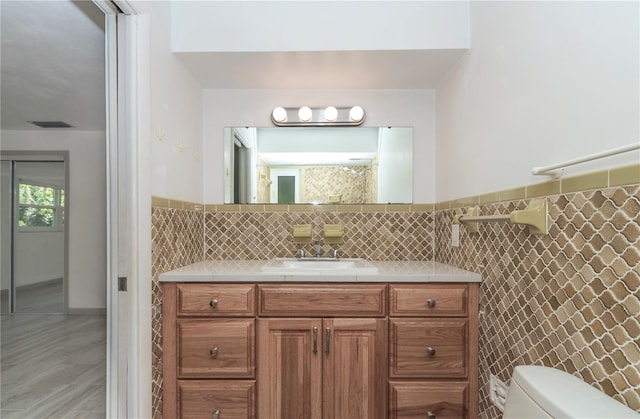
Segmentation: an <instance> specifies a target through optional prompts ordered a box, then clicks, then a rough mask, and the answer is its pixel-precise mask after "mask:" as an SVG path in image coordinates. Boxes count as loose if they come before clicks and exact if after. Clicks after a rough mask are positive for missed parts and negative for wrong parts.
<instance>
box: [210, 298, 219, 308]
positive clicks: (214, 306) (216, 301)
mask: <svg viewBox="0 0 640 419" xmlns="http://www.w3.org/2000/svg"><path fill="white" fill-rule="evenodd" d="M209 305H210V306H211V308H216V307H218V300H216V299H215V298H214V299H213V300H211V301H209Z"/></svg>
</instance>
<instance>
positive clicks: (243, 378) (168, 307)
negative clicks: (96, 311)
mask: <svg viewBox="0 0 640 419" xmlns="http://www.w3.org/2000/svg"><path fill="white" fill-rule="evenodd" d="M162 292H163V300H162V316H163V318H162V340H163V342H162V350H163V353H162V362H163V369H162V371H163V408H162V416H163V417H164V418H189V419H192V418H193V419H196V418H203V419H204V418H206V419H247V418H250V419H253V418H255V400H256V396H255V395H256V381H255V344H256V341H255V313H256V311H255V285H253V284H188V283H187V284H185V283H179V284H176V283H163V284H162Z"/></svg>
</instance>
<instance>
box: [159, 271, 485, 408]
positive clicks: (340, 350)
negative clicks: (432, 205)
mask: <svg viewBox="0 0 640 419" xmlns="http://www.w3.org/2000/svg"><path fill="white" fill-rule="evenodd" d="M266 263H267V262H266V261H205V262H200V263H196V264H194V265H190V266H187V267H184V268H181V269H178V270H175V271H171V272H167V273H164V274H162V275H160V281H161V283H162V284H161V285H162V290H163V305H162V312H163V383H164V384H163V417H167V418H174V417H175V418H178V417H180V418H187V417H188V418H197V417H203V418H214V419H230V418H233V419H236V418H256V417H257V418H260V419H281V418H305V419H306V418H309V419H316V418H318V419H320V418H336V419H338V418H372V419H378V418H380V419H382V418H393V419H396V418H398V419H400V418H418V417H419V418H438V417H460V418H475V417H477V414H478V364H477V353H478V287H479V282H480V281H481V277H480V275H478V274H474V273H471V272H467V271H464V270H461V269H456V268H453V267H450V266H447V265H443V264H439V263H435V262H370V263H371V264H373V265H374V266H375V267H376V268H377V273H375V274H371V273H366V274H363V273H349V272H347V271H345V272H342V273H340V272H337V273H336V272H334V273H317V272H315V273H305V274H296V273H280V274H278V273H274V271H273V270H271V271H269V269H264V270H263V269H261V268H263V267H264V266H265V264H266Z"/></svg>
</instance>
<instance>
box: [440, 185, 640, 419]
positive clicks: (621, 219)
mask: <svg viewBox="0 0 640 419" xmlns="http://www.w3.org/2000/svg"><path fill="white" fill-rule="evenodd" d="M547 200H548V203H549V222H550V228H549V234H547V235H544V236H533V235H530V234H528V232H527V229H526V228H525V227H523V226H518V225H511V224H508V223H481V224H480V231H479V232H478V233H475V234H470V233H467V232H466V231H465V228H464V227H461V232H462V235H461V246H460V247H459V248H453V247H451V246H450V237H451V236H450V234H451V223H452V220H453V216H454V215H455V214H461V213H463V212H464V210H463V209H462V208H458V209H449V210H442V211H437V212H436V214H435V239H436V246H435V247H436V257H435V259H436V260H437V261H439V262H443V263H448V264H451V265H455V266H459V267H462V268H465V269H468V270H471V271H474V272H480V273H481V274H482V276H483V283H482V286H481V295H480V304H481V305H482V309H483V310H484V315H482V317H481V319H480V356H479V358H480V404H481V406H480V411H481V413H482V417H485V418H499V417H500V414H499V411H498V410H497V409H496V408H495V407H493V406H491V405H490V402H489V396H488V384H487V383H488V378H489V374H490V373H493V374H495V375H497V376H498V377H499V378H500V379H501V380H503V381H506V382H507V383H508V382H509V380H510V378H511V374H512V371H513V368H514V367H515V366H516V365H521V364H536V365H546V366H551V367H555V368H559V369H561V370H564V371H568V372H570V373H572V374H575V375H577V376H579V377H581V378H582V379H583V380H584V381H586V382H587V383H589V384H592V385H593V386H595V387H596V388H599V389H601V390H602V391H604V392H605V393H607V394H609V395H610V396H613V397H614V398H615V399H617V400H619V401H621V402H623V403H625V404H627V405H628V406H630V407H631V408H633V409H635V410H638V411H640V225H639V221H640V216H639V214H640V186H638V185H633V186H624V187H614V188H605V189H599V190H591V191H583V192H576V193H566V194H557V195H551V196H549V197H547ZM527 202H528V201H525V200H522V199H517V200H512V201H505V202H499V203H492V204H483V205H480V214H481V215H489V214H507V213H509V212H510V211H513V210H514V209H524V208H525V207H526V203H527Z"/></svg>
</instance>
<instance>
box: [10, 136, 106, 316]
mask: <svg viewBox="0 0 640 419" xmlns="http://www.w3.org/2000/svg"><path fill="white" fill-rule="evenodd" d="M2 149H3V151H17V150H25V151H35V150H39V151H65V150H68V151H69V162H68V164H69V177H70V179H69V191H68V193H67V199H68V200H69V213H68V214H67V216H68V217H67V222H68V225H69V237H68V240H69V244H68V246H69V278H68V285H69V308H70V309H83V308H106V303H107V288H106V286H107V285H106V284H107V279H106V273H107V239H106V216H107V213H106V205H107V204H106V177H105V174H106V160H105V154H106V151H105V150H106V139H105V133H104V132H100V131H74V130H60V131H55V130H54V131H52V130H41V131H2Z"/></svg>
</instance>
